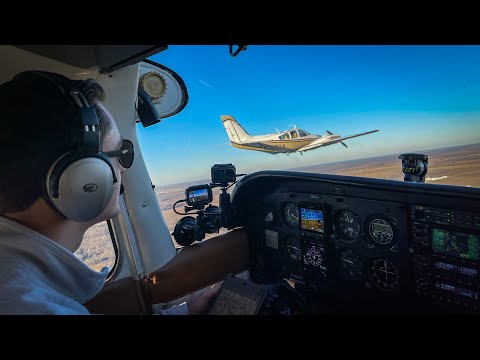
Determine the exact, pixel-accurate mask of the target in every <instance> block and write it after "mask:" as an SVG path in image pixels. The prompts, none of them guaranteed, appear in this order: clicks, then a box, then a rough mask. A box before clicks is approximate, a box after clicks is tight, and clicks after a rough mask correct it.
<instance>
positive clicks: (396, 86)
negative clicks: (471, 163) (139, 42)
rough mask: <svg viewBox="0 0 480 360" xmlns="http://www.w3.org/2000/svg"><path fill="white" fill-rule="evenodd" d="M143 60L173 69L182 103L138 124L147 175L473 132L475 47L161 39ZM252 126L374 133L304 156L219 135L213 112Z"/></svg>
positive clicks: (266, 163)
mask: <svg viewBox="0 0 480 360" xmlns="http://www.w3.org/2000/svg"><path fill="white" fill-rule="evenodd" d="M150 59H151V60H153V61H155V62H158V63H160V64H163V65H165V66H167V67H169V68H171V69H172V70H174V71H175V72H177V73H178V74H179V75H180V76H181V77H182V78H183V79H184V81H185V83H186V85H187V88H188V93H189V102H188V104H187V106H186V107H185V109H184V110H183V111H182V112H180V113H179V114H177V115H175V116H172V117H169V118H166V119H164V120H163V121H162V122H161V123H159V124H156V125H154V126H151V127H148V128H143V127H142V126H141V125H140V124H139V125H138V133H139V134H138V136H139V141H140V143H141V144H142V153H143V156H144V158H145V161H146V164H147V167H148V170H149V172H150V175H151V178H152V181H153V183H154V184H156V185H159V186H161V185H167V184H172V183H177V182H184V181H190V180H198V179H208V178H210V168H211V166H212V165H213V164H215V163H233V164H234V165H235V166H236V168H237V172H238V173H249V172H253V171H256V170H263V169H289V168H294V167H300V166H308V165H314V164H322V163H330V162H335V161H344V160H352V159H359V158H365V157H371V156H377V155H384V154H396V153H398V154H400V153H405V152H413V151H420V150H425V149H433V148H441V147H448V146H455V145H463V144H471V143H478V142H480V46H460V45H452V46H447V45H442V46H440V45H439V46H437V45H435V46H434V45H415V46H406V45H391V46H383V45H382V46H381V45H377V46H367V45H351V46H350V45H338V46H336V45H335V46H334V45H249V46H248V49H247V50H246V51H242V52H241V53H240V54H239V55H238V56H237V57H231V56H230V54H229V51H228V45H170V46H169V48H168V49H167V50H166V51H163V52H161V53H159V54H156V55H154V56H152V57H151V58H150ZM224 114H228V115H233V116H234V117H235V118H236V119H237V120H238V121H239V122H240V123H241V124H242V126H243V127H244V128H245V130H246V131H247V132H248V133H249V134H250V135H262V134H268V133H274V132H276V129H278V130H280V131H283V130H286V129H288V128H291V127H292V124H295V125H296V126H297V129H298V128H301V129H305V130H307V131H308V132H310V133H313V134H325V131H326V130H330V131H332V132H333V133H338V134H340V135H343V136H346V135H351V134H355V133H358V132H364V131H368V130H374V129H379V130H380V131H379V132H377V133H374V134H370V135H366V136H364V137H358V138H354V139H351V140H347V142H346V143H347V145H348V146H349V147H348V149H347V148H345V147H343V146H342V145H340V144H336V145H332V146H328V147H324V148H319V149H316V150H312V151H308V152H305V153H304V154H303V155H300V154H291V155H289V156H287V155H284V154H278V155H271V154H267V153H262V152H257V151H250V150H241V149H237V148H233V147H232V146H230V145H229V139H228V136H227V133H226V132H225V128H224V127H223V124H222V121H221V120H220V115H224Z"/></svg>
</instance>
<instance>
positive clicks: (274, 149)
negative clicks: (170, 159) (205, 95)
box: [220, 115, 378, 154]
mask: <svg viewBox="0 0 480 360" xmlns="http://www.w3.org/2000/svg"><path fill="white" fill-rule="evenodd" d="M220 118H221V119H222V122H223V125H224V126H225V130H227V134H228V137H229V138H230V142H231V144H232V145H233V146H234V147H236V148H239V149H246V150H256V151H263V152H267V153H270V154H279V153H286V154H289V153H294V152H297V151H298V152H300V153H302V152H304V151H308V150H313V149H317V148H319V147H322V146H327V145H333V144H336V143H341V144H342V145H343V146H345V147H348V146H347V145H346V144H345V143H344V142H343V140H347V139H351V138H354V137H357V136H363V135H367V134H371V133H374V132H377V131H378V130H372V131H367V132H364V133H360V134H355V135H349V136H344V137H341V136H340V135H337V134H333V133H331V132H330V131H328V130H327V135H315V134H309V133H308V132H307V131H305V130H302V129H297V128H296V126H295V127H294V128H293V129H292V130H285V131H284V132H278V133H276V134H268V135H255V136H252V135H249V134H248V133H247V132H246V131H245V129H244V128H243V127H242V125H240V123H239V122H238V121H237V120H235V118H234V117H233V116H231V115H221V116H220ZM277 131H278V130H277Z"/></svg>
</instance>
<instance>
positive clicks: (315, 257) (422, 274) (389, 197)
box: [232, 172, 480, 313]
mask: <svg viewBox="0 0 480 360" xmlns="http://www.w3.org/2000/svg"><path fill="white" fill-rule="evenodd" d="M274 173H275V172H274ZM277 173H280V174H279V175H278V176H275V178H274V179H272V178H271V176H269V179H268V184H269V185H268V186H266V185H263V184H262V181H261V180H262V179H261V178H257V179H255V181H254V182H253V183H251V184H249V185H248V186H245V185H244V188H243V190H242V189H241V188H240V189H239V190H238V191H237V194H235V193H234V194H233V196H234V197H233V201H232V203H233V204H236V205H237V211H238V212H239V214H240V217H242V216H243V219H244V221H245V225H246V226H247V229H248V231H249V234H250V237H251V239H253V240H252V241H253V244H252V262H253V264H252V269H251V275H252V279H253V281H255V282H258V283H273V282H277V281H280V280H282V279H286V280H288V281H289V282H290V283H291V284H293V285H294V287H295V288H296V289H299V290H301V291H302V292H303V293H304V294H305V296H306V297H307V299H308V303H309V307H308V312H311V313H456V312H473V313H477V312H478V311H479V308H478V305H479V304H480V281H479V279H480V277H479V276H480V216H479V214H480V209H479V208H478V206H479V200H480V192H479V191H478V190H477V189H475V190H473V191H472V189H468V188H467V189H468V190H467V189H464V188H460V187H448V186H441V187H440V188H438V187H434V186H432V185H428V184H412V183H408V184H407V183H406V182H405V183H403V182H399V181H389V180H388V181H387V180H385V181H378V179H375V181H373V180H367V179H364V178H353V177H342V176H338V177H337V176H333V175H328V176H327V175H318V174H310V175H309V176H307V177H305V175H304V174H290V173H288V172H277ZM269 175H271V173H269ZM292 178H293V179H292ZM272 180H274V181H272ZM346 180H348V181H346ZM252 181H253V180H252ZM372 183H374V184H375V186H372ZM404 184H405V185H404ZM415 185H421V186H420V187H415ZM252 186H253V187H257V189H256V192H257V193H256V194H255V195H254V196H253V197H252V198H251V200H253V199H256V200H255V201H253V202H252V203H251V204H250V205H247V204H248V202H247V201H245V199H243V200H242V201H239V200H238V199H239V198H238V196H239V194H242V195H243V196H245V194H246V191H247V190H249V191H252V189H253V188H252ZM447 189H448V190H449V191H450V192H452V191H453V192H455V191H458V193H457V195H456V199H457V200H456V202H454V201H452V197H451V196H446V194H447V192H446V190H447ZM444 191H445V192H444ZM463 192H467V193H468V194H463ZM259 193H260V194H261V195H260V194H259ZM429 193H430V194H429ZM472 193H473V194H474V196H473V197H472ZM235 195H236V196H237V200H235ZM449 195H451V194H449ZM445 196H446V197H445ZM453 198H455V196H454V197H453ZM452 204H453V205H454V206H453V208H452ZM251 205H253V206H251ZM431 205H433V206H431ZM442 205H443V206H445V205H450V206H449V207H448V208H447V207H443V206H442ZM472 205H473V208H474V210H475V207H476V209H477V210H478V211H474V212H472V211H470V209H469V208H472ZM455 206H457V207H462V210H460V209H455V208H454V207H455ZM246 208H248V209H246ZM465 210H466V211H465ZM242 214H243V215H242Z"/></svg>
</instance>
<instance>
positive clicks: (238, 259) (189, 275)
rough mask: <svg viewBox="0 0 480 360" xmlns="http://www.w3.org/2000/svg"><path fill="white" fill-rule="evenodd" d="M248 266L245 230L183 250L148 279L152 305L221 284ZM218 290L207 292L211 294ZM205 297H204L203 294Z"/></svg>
mask: <svg viewBox="0 0 480 360" xmlns="http://www.w3.org/2000/svg"><path fill="white" fill-rule="evenodd" d="M248 266H249V241H248V237H247V232H246V231H245V230H244V229H236V230H232V231H229V232H228V233H225V234H222V235H219V236H216V237H214V238H211V239H208V240H205V241H203V242H201V243H197V244H194V245H191V246H188V247H185V248H183V249H182V251H180V252H179V253H178V255H177V256H175V257H174V258H173V259H172V260H170V261H169V262H168V263H167V264H165V265H164V266H163V267H162V268H160V269H158V270H156V271H154V272H152V273H150V274H149V276H148V279H149V280H148V285H147V286H148V296H149V298H150V299H149V300H150V302H151V303H152V304H156V303H166V302H169V301H172V300H174V299H177V298H179V297H181V296H184V295H186V294H188V293H191V292H193V291H195V290H198V289H201V288H202V287H206V286H207V285H211V284H213V283H216V282H218V281H221V280H222V279H223V278H224V277H225V276H226V275H227V274H229V273H234V274H236V273H240V272H242V271H244V270H246V269H247V268H248ZM216 292H217V289H214V288H213V289H212V290H209V294H210V295H214V294H216ZM206 295H207V294H206Z"/></svg>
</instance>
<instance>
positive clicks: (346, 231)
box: [335, 210, 360, 241]
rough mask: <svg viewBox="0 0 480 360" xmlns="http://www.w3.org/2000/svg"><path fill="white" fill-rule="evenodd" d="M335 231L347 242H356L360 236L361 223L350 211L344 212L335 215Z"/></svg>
mask: <svg viewBox="0 0 480 360" xmlns="http://www.w3.org/2000/svg"><path fill="white" fill-rule="evenodd" d="M335 230H337V231H338V234H339V236H340V237H341V238H342V239H344V240H347V241H355V240H356V239H357V238H358V235H360V221H359V220H358V216H357V215H355V214H354V213H353V212H351V211H350V210H342V211H340V212H339V213H337V214H336V215H335Z"/></svg>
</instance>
